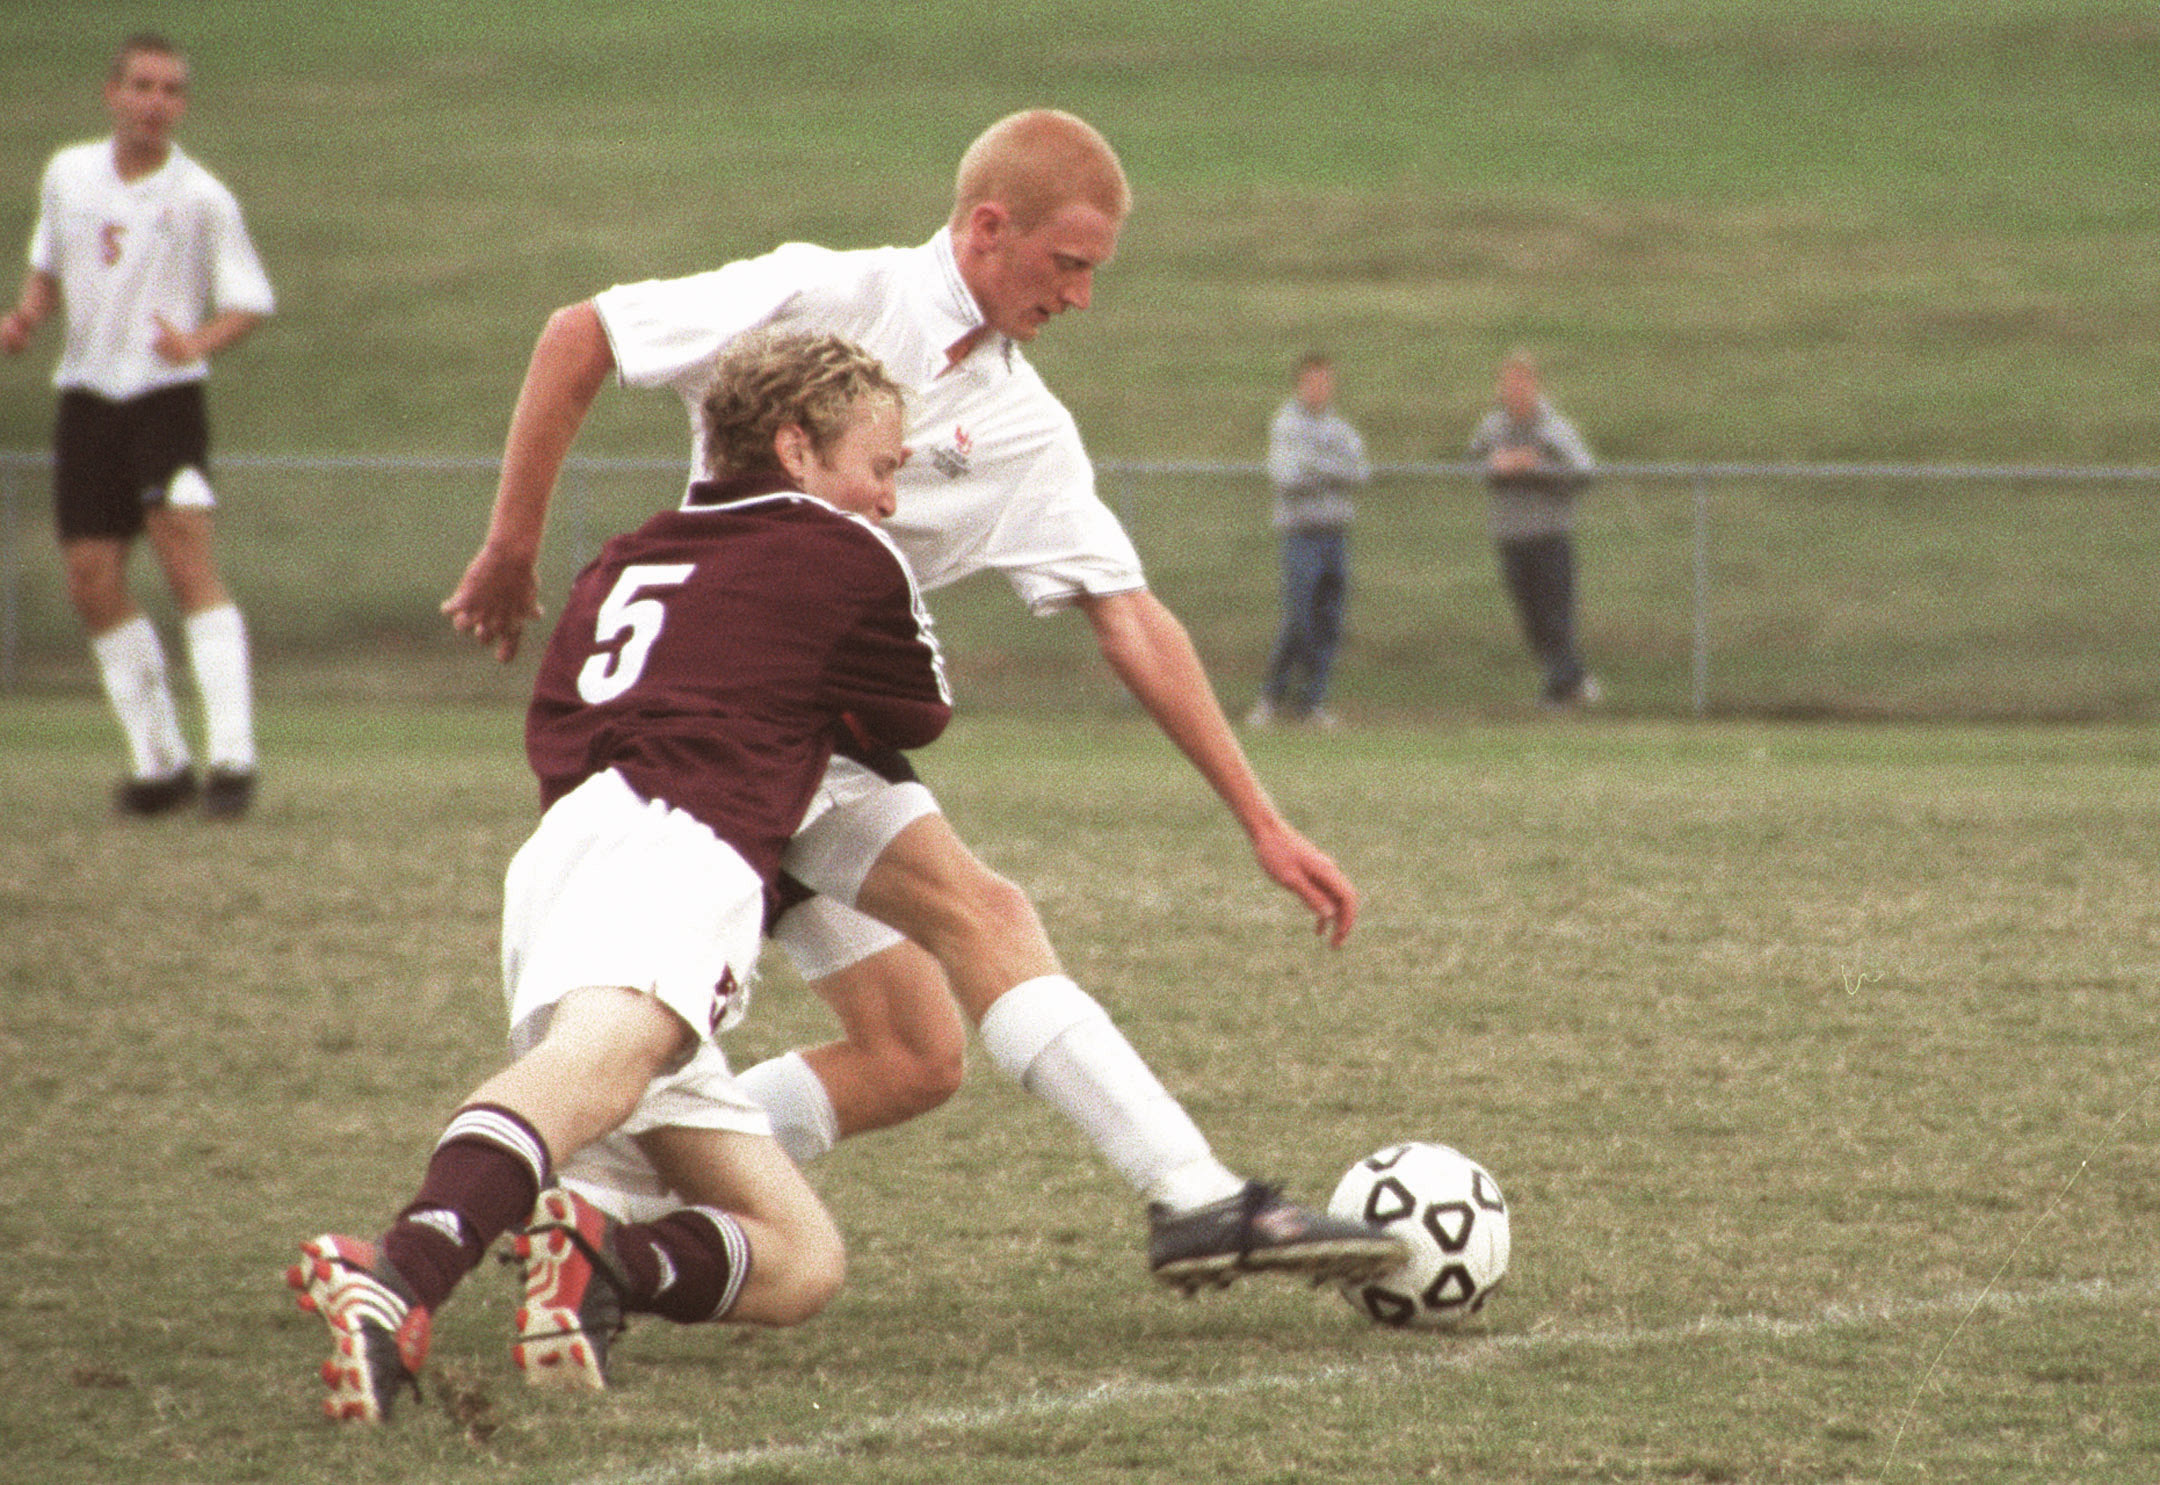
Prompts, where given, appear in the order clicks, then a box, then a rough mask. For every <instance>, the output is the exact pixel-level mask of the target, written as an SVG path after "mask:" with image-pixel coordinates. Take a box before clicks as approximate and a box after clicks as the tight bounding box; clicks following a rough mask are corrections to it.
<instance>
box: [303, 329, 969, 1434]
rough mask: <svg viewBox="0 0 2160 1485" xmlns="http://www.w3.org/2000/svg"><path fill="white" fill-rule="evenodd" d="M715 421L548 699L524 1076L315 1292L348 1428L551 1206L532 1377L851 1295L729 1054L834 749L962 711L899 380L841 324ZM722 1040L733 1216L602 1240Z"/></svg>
mask: <svg viewBox="0 0 2160 1485" xmlns="http://www.w3.org/2000/svg"><path fill="white" fill-rule="evenodd" d="M702 407H703V411H704V417H705V424H706V426H708V427H709V428H710V429H711V430H712V437H711V438H710V439H709V440H708V446H709V450H710V459H709V462H708V464H707V466H706V468H707V472H708V473H709V475H710V476H711V477H710V478H709V479H707V480H703V481H700V482H698V483H696V484H694V485H693V486H692V487H691V489H690V490H689V492H688V494H687V496H686V497H685V499H684V501H683V504H682V507H681V508H680V509H678V510H672V511H666V512H663V513H661V514H660V515H657V516H655V517H653V518H652V519H651V520H649V521H647V522H646V523H645V524H644V525H643V526H641V527H639V528H638V529H637V530H636V531H634V532H630V533H628V534H626V535H623V536H618V537H616V538H615V539H614V540H612V541H610V542H608V543H607V545H606V546H605V548H603V550H602V551H601V554H600V556H599V557H598V558H597V559H595V560H594V562H593V563H592V564H591V565H590V566H588V567H587V568H586V569H585V570H584V572H582V573H580V574H579V576H578V580H577V583H576V585H575V586H574V587H573V589H572V590H571V595H570V600H569V602H568V603H567V604H566V605H565V607H564V612H563V618H562V622H561V623H560V624H558V625H557V626H556V629H555V633H554V636H553V638H552V639H551V640H550V642H549V645H548V652H547V656H546V658H545V659H544V660H543V662H542V664H541V668H540V674H539V676H538V677H537V679H536V681H535V683H534V687H533V702H532V707H531V710H530V711H529V712H528V713H527V718H526V728H525V736H526V754H527V757H528V758H529V759H530V761H531V763H532V766H533V769H534V772H535V773H536V774H537V775H538V777H539V781H540V794H541V800H542V804H543V808H544V811H545V812H544V813H543V815H542V816H541V821H540V825H539V828H538V829H537V830H536V831H535V832H534V833H533V835H532V836H531V838H530V839H528V840H527V841H526V843H525V845H524V846H523V848H522V849H520V850H519V852H518V854H517V857H516V858H515V859H514V860H513V861H512V862H511V865H510V870H509V873H508V875H507V878H506V880H505V882H504V886H503V979H504V993H505V995H506V997H507V999H508V1001H509V1010H510V1026H511V1047H512V1049H513V1050H514V1051H515V1052H516V1053H517V1054H518V1055H517V1058H516V1060H515V1061H514V1062H512V1063H511V1065H510V1066H509V1067H508V1068H506V1069H505V1070H504V1071H502V1072H501V1073H498V1074H497V1075H496V1076H494V1077H493V1078H490V1079H489V1080H488V1081H487V1082H485V1083H483V1084H482V1085H481V1086H480V1087H479V1088H478V1089H476V1090H475V1091H474V1092H473V1094H472V1095H471V1096H470V1097H469V1098H468V1099H467V1100H466V1102H465V1103H464V1105H463V1106H462V1107H461V1108H460V1109H459V1110H458V1111H457V1113H456V1114H455V1115H454V1116H453V1117H452V1118H451V1120H450V1122H449V1125H448V1127H447V1128H446V1129H445V1131H444V1133H443V1136H442V1138H441V1140H440V1141H439V1142H438V1143H437V1145H436V1148H435V1150H434V1153H433V1154H432V1156H431V1157H430V1159H429V1162H428V1167H427V1173H426V1176H425V1178H424V1180H423V1183H422V1185H421V1187H420V1190H419V1192H418V1194H417V1195H416V1196H415V1197H414V1199H413V1201H412V1203H411V1204H410V1205H409V1206H407V1207H406V1208H405V1210H404V1211H403V1212H402V1213H400V1214H399V1216H398V1218H397V1219H396V1221H394V1222H393V1223H392V1224H391V1226H390V1227H389V1229H388V1230H387V1231H385V1232H384V1234H383V1235H382V1237H381V1238H380V1240H378V1241H374V1242H369V1241H364V1240H361V1239H357V1238H351V1237H346V1236H343V1235H341V1234H337V1233H328V1234H325V1235H323V1236H321V1237H318V1238H314V1239H311V1240H310V1241H308V1242H306V1243H303V1244H302V1245H301V1249H302V1254H303V1261H302V1262H301V1263H299V1264H297V1265H295V1267H294V1268H293V1270H292V1271H291V1273H290V1274H289V1275H288V1276H287V1279H288V1282H289V1283H290V1284H291V1286H292V1287H293V1288H294V1289H295V1290H297V1291H298V1292H299V1295H300V1303H301V1307H302V1308H303V1309H306V1310H308V1311H310V1312H312V1313H314V1314H317V1315H320V1316H321V1317H322V1319H323V1321H324V1322H325V1323H326V1324H327V1325H328V1327H329V1330H330V1336H331V1345H332V1350H331V1355H330V1359H329V1362H328V1363H327V1364H326V1365H325V1367H324V1368H323V1379H324V1381H325V1382H326V1383H327V1384H328V1385H329V1389H330V1395H329V1397H328V1399H327V1401H326V1408H327V1411H328V1412H329V1414H330V1416H331V1417H332V1418H333V1419H336V1420H338V1421H341V1422H343V1421H356V1422H380V1421H382V1420H383V1418H384V1417H385V1416H386V1415H387V1413H388V1411H389V1409H390V1408H391V1406H392V1403H393V1401H394V1399H395V1397H396V1395H397V1393H398V1392H399V1391H400V1389H401V1388H403V1387H405V1386H408V1385H412V1384H413V1383H414V1379H415V1378H416V1376H417V1374H418V1373H419V1371H420V1369H421V1367H422V1365H423V1363H424V1362H425V1360H426V1357H427V1351H428V1340H429V1330H430V1325H431V1317H432V1315H433V1313H434V1312H435V1311H436V1310H437V1309H439V1308H440V1307H441V1306H442V1304H443V1303H444V1302H445V1301H446V1300H447V1299H448V1298H449V1297H450V1295H451V1293H452V1292H453V1291H454V1290H455V1289H456V1287H457V1285H458V1283H459V1282H460V1281H461V1280H462V1279H463V1278H464V1277H465V1275H466V1274H467V1273H469V1272H470V1271H471V1270H472V1268H473V1267H474V1266H475V1265H476V1264H478V1263H479V1262H480V1260H481V1258H482V1257H483V1256H484V1255H485V1254H486V1252H487V1250H488V1247H489V1245H490V1244H492V1243H493V1242H494V1241H495V1239H496V1238H497V1237H499V1236H501V1235H502V1234H503V1233H505V1232H507V1231H509V1230H510V1229H512V1228H514V1227H518V1226H521V1225H523V1224H524V1223H525V1221H526V1220H527V1217H528V1215H529V1214H531V1213H532V1211H533V1208H534V1202H535V1198H536V1197H537V1198H538V1200H539V1216H540V1221H539V1223H538V1225H536V1227H535V1228H534V1230H533V1231H531V1232H529V1233H528V1234H526V1236H525V1238H524V1239H523V1242H522V1245H523V1249H524V1252H525V1254H526V1256H527V1262H528V1272H529V1275H530V1282H529V1284H528V1288H527V1292H526V1304H525V1307H524V1308H523V1309H521V1310H520V1311H519V1320H518V1323H519V1327H520V1330H521V1332H522V1334H521V1338H520V1342H519V1345H518V1348H517V1353H516V1354H517V1360H518V1362H519V1364H520V1365H521V1366H522V1367H524V1368H525V1370H526V1373H527V1375H528V1376H533V1377H535V1378H542V1379H548V1380H562V1381H569V1382H575V1383H583V1384H586V1385H597V1384H598V1381H599V1379H600V1378H601V1377H602V1376H603V1375H604V1367H605V1365H606V1347H607V1343H608V1341H609V1340H610V1339H611V1338H612V1336H613V1333H614V1331H615V1329H616V1328H618V1327H619V1326H620V1323H621V1318H622V1314H623V1312H624V1311H625V1310H634V1311H639V1312H645V1313H651V1314H657V1315H661V1316H664V1317H666V1318H669V1319H672V1320H675V1321H678V1322H681V1323H686V1324H694V1323H699V1322H703V1321H708V1320H719V1319H729V1320H736V1321H752V1322H758V1323H764V1324H792V1323H795V1322H797V1321H800V1320H803V1319H806V1318H808V1317H809V1316H810V1315H812V1314H815V1313H816V1312H817V1311H818V1310H819V1309H821V1308H823V1307H824V1305H825V1304H826V1302H827V1301H829V1300H830V1299H831V1298H832V1296H833V1294H834V1293H835V1292H836V1291H837V1290H838V1288H839V1285H840V1278H841V1269H842V1262H843V1257H842V1252H841V1244H840V1237H839V1234H838V1232H837V1231H836V1230H835V1229H834V1227H833V1224H832V1220H831V1218H830V1217H829V1216H828V1215H827V1214H826V1212H825V1209H824V1207H823V1205H822V1204H821V1203H820V1202H819V1201H818V1199H817V1196H816V1194H815V1193H814V1192H812V1191H811V1190H810V1188H809V1186H808V1184H807V1183H806V1182H805V1181H804V1180H803V1178H802V1174H801V1172H800V1171H798V1170H797V1169H796V1168H795V1166H794V1165H793V1163H792V1162H790V1161H789V1160H788V1158H787V1156H786V1155H785V1154H784V1153H783V1152H782V1150H781V1149H780V1147H779V1145H778V1144H777V1143H776V1142H775V1141H774V1140H773V1138H772V1133H771V1130H772V1126H771V1121H770V1120H769V1118H768V1117H767V1116H766V1114H765V1112H764V1110H763V1109H762V1108H760V1107H759V1106H758V1105H757V1103H756V1102H755V1101H753V1100H752V1099H751V1098H750V1096H749V1095H748V1094H747V1093H746V1092H744V1091H743V1090H742V1089H741V1088H739V1087H738V1086H736V1085H735V1083H734V1081H733V1080H732V1079H731V1078H730V1077H729V1076H728V1072H727V1064H726V1061H725V1059H724V1058H723V1057H721V1055H720V1053H719V1051H718V1048H717V1045H716V1038H717V1036H718V1034H719V1033H720V1032H721V1031H722V1030H723V1029H725V1028H726V1027H727V1026H729V1025H732V1024H733V1023H734V1022H735V1021H736V1020H737V1019H739V1018H740V1016H741V1014H742V1012H743V1009H744V1002H745V1000H746V998H747V996H748V994H749V984H750V979H751V976H752V974H753V972H754V970H755V967H756V963H757V956H758V951H759V948H760V932H761V927H762V925H763V922H764V920H765V917H766V911H767V906H768V903H767V898H768V894H769V893H770V891H771V886H772V882H773V879H774V877H775V875H776V874H777V872H778V869H779V858H780V853H781V851H782V850H783V849H784V848H785V846H786V844H787V841H788V838H789V837H790V836H791V835H793V834H794V832H795V830H796V828H797V827H798V826H799V825H800V824H801V822H802V819H803V815H804V811H805V809H806V808H808V807H809V806H810V804H811V801H812V798H813V796H814V795H815V793H816V791H817V788H818V781H819V778H820V777H821V776H822V774H823V772H824V767H825V760H826V759H827V758H828V757H829V756H830V754H831V751H832V746H833V740H834V738H835V736H836V735H837V734H840V733H841V732H842V731H843V729H844V730H845V732H846V733H848V734H849V735H852V736H853V737H856V738H858V739H862V740H864V741H865V742H866V743H867V742H868V741H869V740H872V739H878V740H882V741H883V742H884V743H886V744H890V745H894V746H910V747H912V746H920V745H922V744H924V743H927V742H929V741H931V740H932V739H934V738H935V737H936V736H937V735H938V733H939V732H941V731H942V730H943V729H944V726H945V724H946V722H947V721H948V720H949V719H950V717H951V715H952V705H951V697H950V695H949V693H948V692H947V690H946V686H945V678H944V672H943V668H942V664H941V662H940V659H939V656H938V653H937V648H936V645H935V644H934V643H933V641H932V640H931V637H930V633H929V630H928V627H927V625H928V619H927V617H926V615H925V614H924V612H923V608H922V601H921V596H920V594H919V593H918V592H917V590H916V588H915V584H914V580H913V578H912V576H911V575H910V574H909V572H908V570H907V564H906V562H905V561H904V560H903V559H902V558H901V557H900V555H899V552H898V550H897V549H896V548H894V547H893V545H892V543H891V542H889V541H887V540H885V539H884V538H883V537H882V536H880V535H879V534H878V532H877V531H876V529H875V528H874V527H873V526H872V525H870V524H869V521H870V520H875V519H877V518H880V517H883V516H885V515H888V514H889V513H890V512H891V510H892V507H893V499H894V492H893V475H894V473H895V471H897V470H898V469H899V467H900V465H901V464H902V463H903V462H904V460H905V459H906V450H905V448H904V446H903V445H902V444H901V441H900V431H901V424H902V415H901V393H900V390H899V388H898V387H896V386H895V385H894V384H893V383H892V381H891V380H890V379H889V378H888V377H886V375H885V373H884V371H883V369H882V368H880V367H879V366H878V364H877V363H876V361H874V360H872V359H871V358H870V357H868V356H866V355H864V354H863V353H862V352H861V351H860V350H859V349H858V348H856V347H854V346H851V345H849V344H847V343H846V342H844V341H841V340H839V339H838V338H837V337H833V336H803V335H796V336H775V337H753V338H752V339H750V340H748V341H745V342H743V343H741V344H740V345H738V347H737V348H736V349H735V350H734V351H733V352H731V353H730V354H729V355H728V356H727V357H726V358H724V359H723V361H722V363H721V365H720V367H719V370H718V374H717V375H716V377H715V379H714V382H713V386H712V390H711V392H710V394H709V395H708V396H707V397H706V398H705V399H704V401H703V403H702ZM797 490H800V491H802V492H804V493H803V494H797V493H792V492H794V491H797ZM809 497H815V498H809ZM858 517H861V518H868V519H858ZM693 1047H695V1048H697V1049H698V1050H699V1052H700V1053H702V1054H703V1056H704V1057H705V1058H706V1059H708V1076H707V1077H706V1078H705V1080H704V1081H703V1082H702V1083H701V1085H700V1095H701V1099H702V1117H703V1119H704V1127H703V1128H702V1129H701V1138H702V1139H703V1141H704V1148H703V1151H702V1156H703V1159H704V1166H703V1169H704V1172H705V1175H706V1177H707V1183H706V1184H707V1189H708V1190H709V1191H710V1192H711V1193H712V1195H711V1197H710V1199H709V1201H707V1202H706V1203H703V1204H698V1205H693V1206H689V1207H686V1206H685V1205H684V1204H683V1203H681V1202H674V1201H659V1202H653V1203H649V1204H647V1206H646V1207H645V1209H644V1210H642V1211H641V1212H640V1213H639V1214H638V1215H639V1216H640V1217H641V1218H642V1219H643V1220H641V1221H639V1222H637V1223H635V1224H615V1223H612V1222H610V1223H607V1224H605V1225H602V1224H601V1223H599V1222H597V1221H594V1220H592V1218H593V1216H594V1214H593V1213H592V1210H591V1209H590V1208H588V1207H584V1206H583V1205H582V1204H579V1203H575V1202H574V1200H573V1199H572V1198H571V1197H570V1196H569V1194H568V1193H567V1192H566V1191H564V1190H562V1189H560V1188H556V1189H548V1188H549V1184H550V1178H551V1176H552V1175H553V1174H554V1173H556V1172H561V1173H562V1174H564V1175H565V1176H566V1177H568V1176H570V1175H571V1174H572V1173H573V1172H574V1171H575V1170H576V1168H577V1159H578V1154H579V1152H580V1151H581V1150H582V1149H583V1148H584V1147H585V1146H586V1145H588V1144H589V1143H590V1142H591V1141H592V1140H593V1139H595V1138H596V1137H598V1136H600V1135H602V1134H604V1133H607V1132H608V1131H610V1130H616V1129H625V1130H630V1131H634V1132H635V1133H637V1134H638V1135H640V1136H650V1137H653V1138H657V1139H660V1140H663V1141H664V1140H665V1138H666V1134H665V1131H664V1130H663V1129H661V1128H659V1126H660V1125H661V1124H663V1123H664V1121H665V1118H666V1109H665V1106H664V1104H663V1105H656V1104H655V1102H654V1098H653V1092H654V1083H655V1080H656V1079H657V1078H658V1077H660V1075H661V1074H663V1073H664V1072H666V1071H668V1070H670V1069H672V1068H674V1067H677V1066H679V1065H680V1064H681V1063H682V1062H683V1061H684V1060H686V1059H687V1058H688V1057H689V1056H690V1055H691V1049H692V1048H693ZM596 1273H602V1274H604V1275H605V1278H604V1279H603V1280H601V1281H599V1282H595V1281H594V1276H595V1274H596Z"/></svg>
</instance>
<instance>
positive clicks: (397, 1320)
mask: <svg viewBox="0 0 2160 1485" xmlns="http://www.w3.org/2000/svg"><path fill="white" fill-rule="evenodd" d="M300 1253H301V1262H299V1263H296V1264H294V1265H293V1266H292V1267H291V1268H289V1269H287V1270H286V1271H285V1282H286V1284H287V1285H289V1286H290V1287H291V1288H292V1289H293V1291H294V1292H295V1293H296V1294H297V1295H298V1297H299V1303H300V1308H301V1309H303V1310H305V1311H307V1312H308V1313H309V1314H311V1315H319V1316H321V1317H322V1320H323V1323H324V1324H326V1325H328V1326H329V1327H330V1359H329V1360H328V1361H325V1362H324V1363H323V1365H322V1378H323V1384H324V1385H325V1386H326V1387H328V1388H329V1389H330V1395H329V1396H328V1397H327V1398H325V1399H323V1412H324V1413H325V1414H326V1415H327V1416H328V1417H329V1418H330V1420H331V1421H332V1422H333V1423H381V1422H384V1421H385V1420H387V1419H388V1418H389V1416H390V1409H391V1407H392V1405H393V1404H394V1403H395V1402H396V1401H397V1395H398V1392H399V1390H400V1389H402V1388H407V1387H409V1388H411V1389H412V1394H413V1398H414V1400H415V1401H417V1400H418V1399H419V1396H420V1368H421V1366H422V1364H423V1363H425V1362H426V1360H427V1350H428V1319H429V1317H428V1312H427V1311H426V1310H425V1309H422V1308H421V1307H420V1306H419V1305H416V1304H414V1303H413V1298H412V1292H411V1291H410V1290H409V1289H407V1288H406V1287H405V1281H404V1280H403V1279H401V1278H400V1277H398V1272H397V1270H396V1269H394V1268H392V1267H391V1266H390V1264H389V1262H388V1261H387V1260H378V1259H377V1257H376V1254H375V1245H374V1244H373V1243H364V1242H361V1241H360V1240H359V1239H357V1238H349V1237H341V1236H339V1235H338V1234H336V1233H326V1234H324V1235H323V1236H321V1237H319V1238H312V1239H310V1240H309V1241H307V1242H304V1243H302V1244H301V1245H300Z"/></svg>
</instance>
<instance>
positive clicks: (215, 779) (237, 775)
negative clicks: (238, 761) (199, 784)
mask: <svg viewBox="0 0 2160 1485" xmlns="http://www.w3.org/2000/svg"><path fill="white" fill-rule="evenodd" d="M254 802H255V771H254V770H253V769H251V768H248V769H242V768H213V769H211V770H210V773H209V776H208V777H207V778H205V779H204V780H203V791H202V812H203V815H204V817H205V818H207V819H211V820H237V819H239V818H240V817H241V816H242V815H244V814H246V813H247V812H248V806H249V805H251V804H253V803H254Z"/></svg>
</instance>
